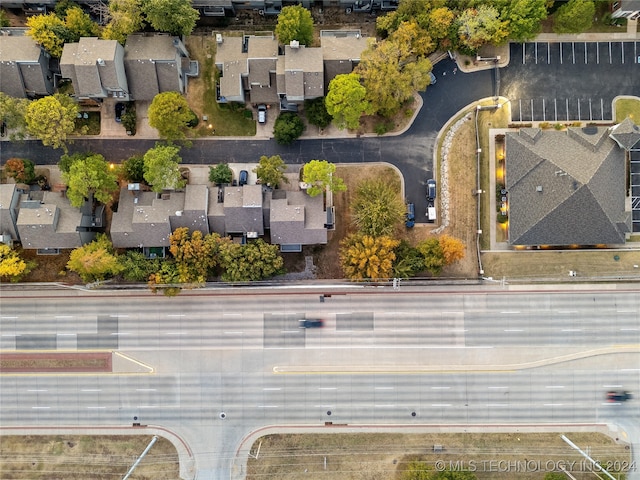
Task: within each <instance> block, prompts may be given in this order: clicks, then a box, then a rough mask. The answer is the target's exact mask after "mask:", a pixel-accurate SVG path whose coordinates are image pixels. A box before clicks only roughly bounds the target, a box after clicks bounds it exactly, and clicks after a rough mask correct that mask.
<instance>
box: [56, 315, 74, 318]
mask: <svg viewBox="0 0 640 480" xmlns="http://www.w3.org/2000/svg"><path fill="white" fill-rule="evenodd" d="M53 318H73V315H55V316H54V317H53Z"/></svg>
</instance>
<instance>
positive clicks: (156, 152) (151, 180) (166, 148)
mask: <svg viewBox="0 0 640 480" xmlns="http://www.w3.org/2000/svg"><path fill="white" fill-rule="evenodd" d="M179 152H180V147H176V146H175V145H156V146H155V147H154V148H150V149H149V150H148V151H147V153H145V154H144V179H145V180H146V182H147V183H148V184H149V185H151V190H152V191H154V192H156V193H160V192H162V191H163V190H175V189H178V188H182V187H184V186H185V185H186V182H185V180H184V179H183V178H182V175H181V174H180V167H179V166H178V164H179V163H180V162H182V158H181V157H180V155H178V153H179Z"/></svg>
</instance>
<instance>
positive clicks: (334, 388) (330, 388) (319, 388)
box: [318, 387, 337, 390]
mask: <svg viewBox="0 0 640 480" xmlns="http://www.w3.org/2000/svg"><path fill="white" fill-rule="evenodd" d="M318 390H337V388H336V387H318Z"/></svg>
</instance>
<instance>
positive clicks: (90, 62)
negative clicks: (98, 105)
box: [60, 37, 129, 101]
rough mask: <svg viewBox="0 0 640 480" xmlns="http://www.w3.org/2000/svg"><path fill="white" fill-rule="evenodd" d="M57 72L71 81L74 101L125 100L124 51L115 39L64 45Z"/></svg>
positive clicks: (92, 40) (93, 38)
mask: <svg viewBox="0 0 640 480" xmlns="http://www.w3.org/2000/svg"><path fill="white" fill-rule="evenodd" d="M60 69H61V71H62V76H63V77H64V78H68V79H70V80H71V83H72V84H73V90H74V96H75V97H76V98H78V99H93V100H102V99H105V98H109V97H112V98H118V99H120V100H123V101H128V100H129V87H128V83H127V76H126V74H125V71H124V49H123V48H122V45H120V44H119V43H118V42H117V41H116V40H102V39H100V38H95V37H83V38H81V39H80V40H79V41H78V42H77V43H66V44H65V45H64V49H63V50H62V57H61V58H60Z"/></svg>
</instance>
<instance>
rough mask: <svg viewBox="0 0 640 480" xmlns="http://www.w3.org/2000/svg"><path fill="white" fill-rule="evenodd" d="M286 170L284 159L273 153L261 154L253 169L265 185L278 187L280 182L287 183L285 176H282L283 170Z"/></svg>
mask: <svg viewBox="0 0 640 480" xmlns="http://www.w3.org/2000/svg"><path fill="white" fill-rule="evenodd" d="M286 171H287V166H286V165H285V163H284V160H282V158H280V155H273V156H271V157H267V156H266V155H263V156H261V157H260V162H259V163H258V166H257V167H256V168H254V169H253V172H254V173H255V174H256V175H257V176H258V178H259V179H260V181H261V182H262V184H263V185H267V186H270V187H273V188H278V185H280V182H285V183H289V180H288V179H287V177H285V176H284V172H286Z"/></svg>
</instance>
